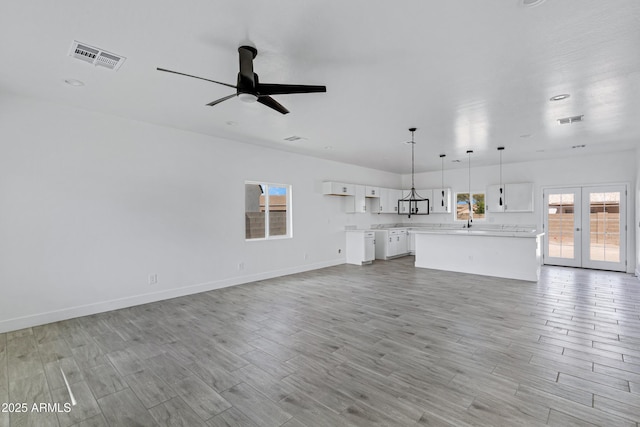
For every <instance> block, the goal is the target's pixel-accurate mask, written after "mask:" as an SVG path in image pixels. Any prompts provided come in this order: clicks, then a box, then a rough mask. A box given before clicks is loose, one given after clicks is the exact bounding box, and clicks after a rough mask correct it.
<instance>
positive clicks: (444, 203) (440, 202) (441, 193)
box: [431, 188, 451, 214]
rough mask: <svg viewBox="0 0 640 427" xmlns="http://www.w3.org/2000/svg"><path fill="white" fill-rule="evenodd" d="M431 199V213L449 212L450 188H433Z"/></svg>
mask: <svg viewBox="0 0 640 427" xmlns="http://www.w3.org/2000/svg"><path fill="white" fill-rule="evenodd" d="M432 191H433V198H432V199H431V213H434V214H435V213H451V189H450V188H434V189H433V190H432Z"/></svg>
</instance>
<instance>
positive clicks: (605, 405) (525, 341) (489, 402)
mask: <svg viewBox="0 0 640 427" xmlns="http://www.w3.org/2000/svg"><path fill="white" fill-rule="evenodd" d="M639 316H640V281H638V279H637V278H635V277H633V276H631V275H627V274H621V273H610V272H602V271H589V270H579V269H571V268H558V267H544V268H543V272H542V278H541V279H540V281H539V282H538V283H533V282H523V281H516V280H509V279H498V278H492V277H482V276H474V275H468V274H459V273H448V272H441V271H434V270H426V269H415V268H414V267H413V258H412V257H405V258H400V259H396V260H392V261H386V262H385V261H376V262H375V263H374V265H371V266H365V267H358V266H352V265H341V266H336V267H331V268H325V269H322V270H316V271H312V272H307V273H301V274H295V275H291V276H286V277H281V278H277V279H272V280H265V281H261V282H256V283H251V284H247V285H241V286H236V287H231V288H226V289H220V290H216V291H212V292H207V293H203V294H198V295H192V296H188V297H183V298H177V299H173V300H168V301H162V302H158V303H153V304H146V305H142V306H137V307H132V308H128V309H123V310H117V311H113V312H108V313H103V314H98V315H94V316H88V317H83V318H78V319H73V320H69V321H63V322H58V323H52V324H48V325H43V326H39V327H34V328H29V329H24V330H19V331H14V332H9V333H6V334H0V403H2V404H6V405H5V406H4V407H3V409H4V410H8V409H11V408H10V407H9V405H10V404H16V403H18V404H22V403H26V404H27V407H28V410H27V411H26V412H16V411H13V412H11V413H8V412H2V413H0V427H8V426H29V425H32V426H39V427H40V426H63V427H68V426H126V427H129V426H179V425H183V426H189V427H192V426H208V427H217V426H274V427H277V426H287V427H294V426H308V427H316V426H318V427H326V426H367V427H368V426H421V425H425V426H426V425H430V426H467V425H474V426H477V425H480V426H484V425H486V426H512V425H526V426H538V425H553V426H573V425H580V426H585V425H601V426H613V425H615V426H634V427H638V425H639V424H638V423H640V317H639ZM65 379H66V381H67V382H68V383H69V388H70V389H71V392H72V393H73V395H74V397H75V400H76V401H77V404H76V405H75V406H72V409H71V411H70V412H68V413H67V412H64V407H63V406H62V405H64V404H65V403H69V402H71V400H70V399H71V398H70V395H69V391H68V389H67V386H66V384H65ZM34 403H36V404H38V405H40V404H43V403H44V404H55V403H58V404H60V406H59V408H60V410H58V411H56V412H51V411H52V410H55V409H56V407H55V406H54V405H49V407H48V409H47V408H45V410H41V411H32V405H33V404H34ZM14 409H15V408H14Z"/></svg>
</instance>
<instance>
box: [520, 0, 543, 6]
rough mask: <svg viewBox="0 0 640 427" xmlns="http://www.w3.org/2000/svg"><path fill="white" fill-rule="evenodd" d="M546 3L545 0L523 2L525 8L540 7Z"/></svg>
mask: <svg viewBox="0 0 640 427" xmlns="http://www.w3.org/2000/svg"><path fill="white" fill-rule="evenodd" d="M542 3H544V0H522V5H523V6H524V7H534V6H539V5H541V4H542Z"/></svg>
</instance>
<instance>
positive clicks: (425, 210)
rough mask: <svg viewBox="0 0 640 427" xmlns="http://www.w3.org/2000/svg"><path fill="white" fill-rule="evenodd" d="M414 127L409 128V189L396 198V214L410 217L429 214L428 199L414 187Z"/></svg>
mask: <svg viewBox="0 0 640 427" xmlns="http://www.w3.org/2000/svg"><path fill="white" fill-rule="evenodd" d="M415 131H416V128H409V132H411V142H409V144H411V190H410V191H409V194H408V195H407V196H406V197H403V198H402V199H398V215H407V216H408V217H409V218H411V215H429V199H425V198H424V197H421V196H420V195H419V194H418V193H417V192H416V188H415V180H414V175H415V145H416V143H415V141H414V139H413V133H414V132H415Z"/></svg>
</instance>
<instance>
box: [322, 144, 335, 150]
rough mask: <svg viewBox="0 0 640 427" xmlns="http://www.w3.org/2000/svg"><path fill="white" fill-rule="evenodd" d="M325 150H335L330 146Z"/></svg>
mask: <svg viewBox="0 0 640 427" xmlns="http://www.w3.org/2000/svg"><path fill="white" fill-rule="evenodd" d="M324 149H325V150H333V147H332V146H330V145H327V146H326V147H324Z"/></svg>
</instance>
